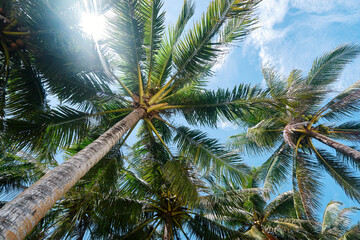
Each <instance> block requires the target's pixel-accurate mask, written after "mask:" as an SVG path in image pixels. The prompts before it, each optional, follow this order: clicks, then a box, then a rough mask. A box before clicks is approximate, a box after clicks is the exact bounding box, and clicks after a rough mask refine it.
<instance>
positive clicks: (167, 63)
mask: <svg viewBox="0 0 360 240" xmlns="http://www.w3.org/2000/svg"><path fill="white" fill-rule="evenodd" d="M194 11H195V8H194V4H193V3H192V1H190V0H185V1H184V4H183V7H182V9H181V12H180V15H179V18H178V20H177V22H176V24H175V26H174V27H170V28H169V30H168V31H169V33H168V36H167V35H164V37H163V39H162V41H161V44H160V49H159V51H158V53H157V54H156V56H155V66H156V67H155V68H154V70H153V74H152V77H153V79H152V81H153V82H154V83H153V85H151V86H152V87H160V86H162V85H163V83H164V82H165V80H166V79H167V77H168V76H169V74H170V72H171V67H172V54H173V51H174V48H175V45H176V43H177V42H178V40H179V39H180V36H181V34H182V33H183V31H184V28H185V25H186V24H187V23H188V21H189V19H190V18H191V17H192V16H193V15H194Z"/></svg>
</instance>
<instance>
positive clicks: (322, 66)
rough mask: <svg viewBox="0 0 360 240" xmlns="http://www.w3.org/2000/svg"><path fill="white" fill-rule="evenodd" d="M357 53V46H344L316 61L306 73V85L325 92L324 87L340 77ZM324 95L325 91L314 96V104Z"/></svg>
mask: <svg viewBox="0 0 360 240" xmlns="http://www.w3.org/2000/svg"><path fill="white" fill-rule="evenodd" d="M359 51H360V49H359V47H358V46H357V45H355V44H345V45H341V46H339V47H337V48H335V49H334V50H333V51H331V52H329V53H326V54H325V55H323V56H322V57H321V58H318V59H316V60H315V61H314V64H313V66H312V68H311V70H310V72H309V73H308V77H307V78H306V83H307V84H308V85H310V86H312V87H313V88H314V89H316V90H325V89H324V87H326V86H328V85H329V84H331V83H333V82H334V81H335V80H336V79H337V78H338V77H339V76H340V74H341V72H342V70H343V69H344V67H345V66H346V64H348V63H349V62H351V61H352V60H353V59H354V58H355V57H356V56H357V55H358V54H359ZM325 93H326V92H325V91H324V92H323V93H321V92H318V93H317V94H316V96H314V99H313V102H314V104H315V103H316V102H319V101H321V100H322V98H323V96H324V95H325Z"/></svg>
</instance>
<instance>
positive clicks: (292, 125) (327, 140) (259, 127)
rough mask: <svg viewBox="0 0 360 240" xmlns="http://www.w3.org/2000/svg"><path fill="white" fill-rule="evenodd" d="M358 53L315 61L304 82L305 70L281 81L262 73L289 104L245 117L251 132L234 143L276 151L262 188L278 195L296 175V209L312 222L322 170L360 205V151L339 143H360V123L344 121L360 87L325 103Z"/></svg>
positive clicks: (351, 48)
mask: <svg viewBox="0 0 360 240" xmlns="http://www.w3.org/2000/svg"><path fill="white" fill-rule="evenodd" d="M359 51H360V49H359V47H358V46H357V45H351V44H348V45H342V46H339V47H337V48H336V49H334V50H333V51H331V52H329V53H326V54H325V55H323V56H322V57H320V58H318V59H316V60H315V62H314V64H313V66H312V68H311V70H310V72H309V74H308V75H307V76H305V77H303V76H302V75H301V71H299V70H293V71H292V72H291V73H290V75H289V76H288V77H287V78H285V79H283V78H282V77H280V76H279V75H278V74H277V73H276V71H275V70H274V69H273V68H265V69H264V71H263V73H264V78H265V80H266V83H267V86H268V91H269V92H270V94H271V95H272V96H276V97H277V98H279V97H280V96H282V97H285V96H286V97H288V99H289V101H288V102H286V103H284V104H282V106H281V107H279V106H280V105H277V108H269V109H268V110H267V111H264V112H260V111H258V112H256V113H254V114H249V115H248V117H245V118H242V119H241V120H242V121H243V123H244V125H246V126H248V127H249V129H248V131H247V132H246V133H244V134H240V135H237V136H234V137H233V138H232V139H233V142H232V144H233V146H240V144H244V145H243V146H244V147H245V148H246V149H248V150H250V151H251V150H252V149H253V150H255V151H258V152H264V151H266V150H273V149H276V150H275V151H274V153H273V154H272V155H271V156H270V158H269V159H268V160H267V161H266V162H265V163H264V164H263V166H262V172H263V173H262V174H263V177H264V187H265V188H270V189H273V190H275V189H276V187H277V186H279V185H280V184H282V183H283V182H284V181H285V179H286V178H287V176H288V175H289V173H291V172H292V178H293V186H294V192H295V194H299V196H300V198H301V202H297V203H296V204H295V205H296V207H297V208H298V210H299V208H301V207H302V208H304V209H305V215H306V217H307V218H308V219H312V215H313V214H312V213H313V212H312V209H316V208H317V206H318V202H317V198H318V197H319V193H320V191H319V189H320V186H321V184H320V182H319V181H318V179H319V174H320V173H319V172H318V171H319V170H321V169H323V170H325V171H326V172H327V173H328V174H329V175H330V176H331V177H333V178H334V180H335V181H336V182H337V183H338V184H339V185H340V186H341V187H342V188H343V190H344V191H345V193H346V195H348V196H349V197H350V198H352V199H355V200H357V201H359V202H360V178H359V177H358V176H357V174H356V173H355V171H356V170H358V169H359V166H360V165H359V163H360V162H359V159H360V158H359V156H360V152H358V151H357V150H355V149H354V148H352V147H349V146H346V145H344V144H343V141H341V142H339V141H336V140H345V141H349V142H355V143H356V142H358V140H359V136H360V128H359V127H360V125H359V123H358V122H344V120H345V118H346V117H349V116H351V115H352V114H354V113H356V112H357V111H358V109H359V99H360V98H359V94H360V88H359V87H360V82H359V81H358V82H356V83H355V84H353V85H352V86H350V87H348V88H347V89H346V90H344V91H343V92H341V93H340V94H338V95H336V96H335V97H333V99H331V100H330V101H328V102H326V103H323V102H324V101H325V100H326V99H327V98H328V97H330V96H331V95H332V94H333V92H334V91H333V85H332V84H333V83H334V82H335V81H336V80H337V79H338V77H339V76H340V74H341V71H342V70H343V68H344V67H345V66H346V64H347V63H349V62H350V61H351V60H352V59H354V57H355V56H357V55H358V54H359ZM299 93H301V94H303V93H306V94H307V95H308V96H309V98H306V99H303V100H301V101H296V98H297V96H298V94H299ZM291 99H293V100H291ZM334 120H338V121H339V120H341V121H340V123H335V122H332V121H334ZM314 140H317V141H319V142H321V143H323V144H325V145H326V146H328V147H330V148H332V149H334V150H335V152H336V155H334V154H333V153H331V152H329V150H325V149H322V148H320V146H318V145H317V144H315V143H313V141H314ZM352 167H354V168H352ZM300 215H301V214H300V210H299V211H298V217H302V216H300Z"/></svg>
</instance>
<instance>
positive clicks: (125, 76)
mask: <svg viewBox="0 0 360 240" xmlns="http://www.w3.org/2000/svg"><path fill="white" fill-rule="evenodd" d="M27 3H31V4H32V3H33V2H31V1H27ZM257 3H258V1H235V0H232V1H227V0H226V1H225V0H214V1H212V2H211V3H210V5H209V8H208V10H207V12H206V13H205V14H204V15H203V16H202V19H201V20H200V21H199V22H198V23H196V24H195V25H194V27H193V28H192V29H191V30H189V32H188V34H186V35H184V34H182V33H183V30H184V28H185V25H186V23H187V22H188V20H189V19H190V18H191V16H192V15H193V12H194V7H193V5H192V4H191V2H190V1H184V6H183V9H182V11H181V14H180V17H179V19H178V21H177V23H176V24H175V26H173V27H170V28H169V30H168V31H167V33H166V34H164V26H163V23H164V13H163V12H162V11H161V7H162V2H161V1H147V0H141V1H140V0H139V1H135V0H128V1H119V2H116V3H114V5H113V8H112V11H113V14H114V16H115V17H114V18H113V19H112V21H111V23H110V28H111V29H110V30H109V36H110V38H109V39H108V42H107V43H106V45H104V48H110V49H111V51H108V54H116V57H117V58H116V61H114V64H115V65H114V67H115V70H114V71H113V70H112V69H108V68H106V66H105V68H106V71H107V74H108V75H111V76H112V78H113V80H116V81H117V82H118V83H119V84H120V85H121V90H122V92H121V93H120V95H117V94H112V91H111V90H110V88H109V87H108V86H106V85H105V84H103V83H104V81H101V80H102V79H99V78H96V77H95V78H91V79H96V80H97V81H90V80H88V79H89V76H92V74H91V73H92V71H91V68H89V66H87V65H86V64H85V65H86V66H85V67H83V69H84V71H83V72H85V73H86V74H83V75H82V76H81V77H83V78H84V81H85V82H86V83H90V85H91V86H92V88H91V90H98V91H93V92H92V94H91V92H87V91H85V92H84V93H86V94H81V89H82V87H83V86H85V87H84V88H83V89H84V90H86V89H87V88H86V86H87V85H86V84H79V85H78V86H79V88H75V91H72V90H73V87H74V85H73V84H69V82H61V79H63V78H61V77H62V71H61V70H60V69H61V68H59V67H58V66H57V65H56V64H57V62H56V61H54V62H51V64H52V67H53V68H51V67H48V65H47V64H48V63H49V62H44V61H42V62H40V61H39V62H38V66H39V67H40V68H41V66H44V69H43V72H44V75H41V76H46V77H47V79H52V80H54V81H53V82H52V83H53V84H52V87H51V90H52V92H54V93H55V94H56V95H57V96H60V97H62V98H64V99H67V100H68V101H70V103H71V100H72V99H75V100H74V103H75V104H76V103H82V104H80V105H77V106H79V108H78V109H73V108H71V107H69V106H60V107H59V108H58V109H57V110H47V111H45V110H44V111H41V112H36V114H34V113H33V114H32V115H31V117H27V118H25V117H21V118H14V119H11V117H12V116H9V117H10V119H9V120H7V121H6V123H7V126H8V127H7V128H6V132H5V133H6V134H4V136H5V135H6V137H7V138H8V139H9V140H10V141H12V142H18V143H20V144H18V147H28V149H30V150H39V149H44V148H43V147H44V146H46V148H47V150H54V149H55V148H57V147H59V146H64V145H65V144H68V143H70V142H71V141H72V140H74V139H79V138H81V137H84V135H86V133H87V131H88V127H89V125H90V124H91V123H92V121H90V120H89V118H86V117H89V116H100V115H102V114H112V116H116V117H119V118H122V119H121V120H120V121H119V122H118V123H117V124H115V125H114V126H113V127H112V128H110V129H109V130H108V131H106V132H105V133H104V134H103V135H102V136H100V137H99V138H98V139H97V140H95V141H94V142H93V143H91V144H90V145H89V146H88V147H87V148H84V150H82V151H80V152H79V153H78V154H76V155H75V156H74V157H73V158H71V159H69V160H68V161H66V162H65V163H63V164H62V165H60V166H58V167H56V168H55V169H53V170H51V171H50V172H48V173H47V174H46V175H45V176H44V177H43V178H42V179H40V180H39V181H38V182H37V183H36V184H34V186H32V187H30V188H28V189H27V190H26V191H25V192H23V193H22V194H21V195H20V196H18V197H17V198H16V199H14V200H13V201H12V202H9V203H8V204H7V205H5V206H4V207H3V208H2V209H1V211H0V216H1V219H2V222H1V225H0V228H1V236H2V237H4V238H5V237H8V238H10V237H14V236H17V237H20V238H21V237H24V236H25V235H26V234H27V233H28V232H29V231H30V230H31V228H32V227H33V226H34V225H35V224H36V223H37V222H38V221H39V220H40V219H41V218H42V216H43V215H44V214H45V213H46V211H47V210H48V209H50V208H51V206H52V205H53V204H54V203H55V202H56V201H57V199H59V198H60V197H61V196H62V195H63V194H64V193H65V192H67V191H68V190H69V189H70V188H71V187H72V186H73V185H74V184H75V183H76V182H77V181H78V180H79V179H80V178H81V177H82V176H83V175H84V174H85V173H86V172H87V171H88V170H89V169H90V168H91V167H92V166H94V165H95V164H96V163H97V162H98V161H99V160H100V159H101V158H102V157H103V156H104V155H105V154H106V153H107V152H108V151H109V150H110V149H111V148H112V146H113V145H114V144H115V143H116V142H118V141H119V139H120V138H121V137H122V136H123V135H124V134H125V133H126V132H127V131H128V130H130V129H133V128H134V127H135V125H136V123H137V122H139V120H141V119H143V120H144V122H145V123H146V126H147V127H148V128H150V129H151V131H152V132H154V133H155V135H156V136H157V137H158V138H159V139H160V141H161V142H163V143H165V142H164V139H163V138H162V137H161V135H160V133H159V130H157V129H159V128H156V127H155V125H159V126H160V128H161V129H167V128H168V127H167V125H169V123H168V122H167V121H165V120H164V119H163V118H164V117H167V116H171V115H174V114H175V113H180V114H182V115H183V116H184V117H185V119H186V120H187V121H188V122H189V123H191V124H203V125H211V126H215V125H216V122H217V120H218V117H219V116H220V115H222V116H224V117H226V118H228V119H233V118H234V116H235V115H242V114H243V110H241V111H240V110H239V107H242V108H244V109H246V108H250V107H251V106H250V105H251V103H254V102H258V101H259V99H263V98H264V94H263V93H261V92H260V91H259V90H257V89H254V88H250V87H249V86H240V87H239V88H235V89H234V90H233V91H232V92H231V91H224V90H219V91H217V92H212V91H207V90H204V89H201V86H202V84H203V79H204V78H205V77H206V76H209V75H210V74H211V67H212V66H213V65H214V64H215V63H216V57H217V56H219V54H222V53H223V49H224V48H223V47H224V46H226V45H228V44H229V43H231V42H234V41H238V40H241V39H243V37H244V36H246V35H247V34H248V32H249V31H250V30H251V26H252V24H253V23H254V18H253V17H252V12H253V10H254V8H255V6H256V5H257ZM29 6H30V5H29ZM26 9H27V10H26V11H25V14H24V16H25V19H26V16H29V14H30V12H32V13H33V12H34V10H31V9H30V8H26ZM28 12H29V14H28ZM37 13H39V12H38V11H37ZM36 16H37V17H39V14H37V15H36ZM28 20H29V19H28ZM30 20H31V21H36V20H38V18H31V19H30ZM60 26H63V25H61V24H60ZM70 30H71V29H70ZM45 42H46V41H45ZM74 42H75V43H78V42H76V41H75V40H74ZM61 47H62V46H60V48H61ZM101 48H102V47H101V46H98V49H100V51H101ZM57 49H59V46H57ZM50 56H52V55H50ZM102 57H104V56H102ZM42 59H43V60H44V59H46V58H42ZM77 63H78V62H77ZM81 63H84V61H82V62H81ZM61 66H63V65H61ZM80 66H82V64H80ZM99 66H101V65H99ZM89 69H90V70H89ZM59 70H60V71H59ZM53 75H55V76H53ZM49 81H50V80H49ZM109 81H110V80H109ZM77 83H78V82H77ZM80 83H81V82H80ZM103 92H105V94H102V93H103ZM88 93H90V94H89V95H87V94H88ZM121 95H124V96H121ZM104 96H105V97H104ZM81 98H82V99H81ZM88 99H90V100H88ZM80 100H82V101H80ZM85 100H87V101H85ZM79 109H81V110H83V111H79ZM89 113H90V114H89ZM76 118H77V119H79V121H77V123H76V122H72V121H69V120H71V119H72V120H74V119H76ZM119 118H118V119H119ZM13 133H16V134H13ZM125 137H126V136H125ZM45 152H46V151H45ZM25 206H26V207H25ZM24 207H25V208H26V209H25V208H24ZM23 226H27V227H26V230H25V229H24V228H23Z"/></svg>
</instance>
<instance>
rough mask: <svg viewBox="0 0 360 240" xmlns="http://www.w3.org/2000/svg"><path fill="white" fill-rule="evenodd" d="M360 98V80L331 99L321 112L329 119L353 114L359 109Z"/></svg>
mask: <svg viewBox="0 0 360 240" xmlns="http://www.w3.org/2000/svg"><path fill="white" fill-rule="evenodd" d="M359 98H360V81H357V82H356V83H354V84H352V85H351V86H350V87H348V88H347V89H345V90H344V91H343V92H342V93H340V94H339V95H337V96H336V97H335V98H333V99H332V100H331V101H329V102H328V103H327V104H326V105H325V106H324V107H322V108H321V109H320V110H319V112H321V113H323V112H325V113H324V114H322V117H323V118H325V119H327V120H334V119H336V120H338V119H341V118H342V117H344V116H345V117H346V116H351V115H352V114H354V113H356V112H357V111H359V107H358V104H359Z"/></svg>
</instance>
